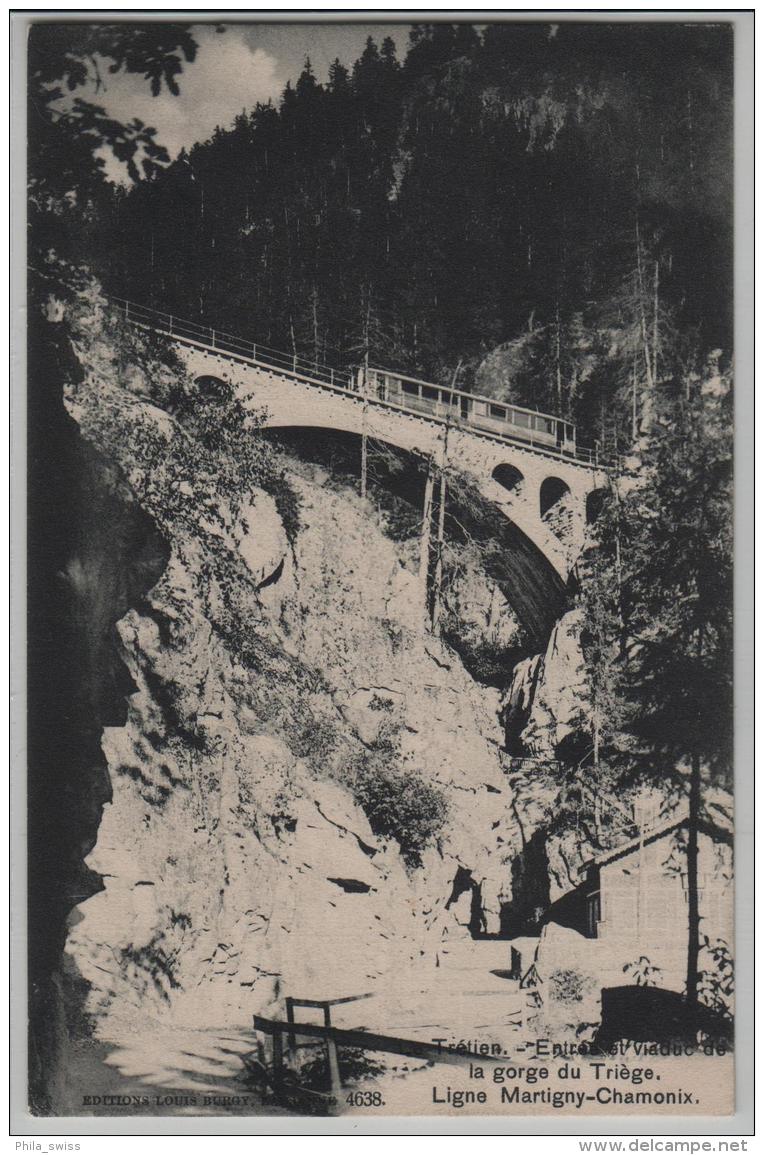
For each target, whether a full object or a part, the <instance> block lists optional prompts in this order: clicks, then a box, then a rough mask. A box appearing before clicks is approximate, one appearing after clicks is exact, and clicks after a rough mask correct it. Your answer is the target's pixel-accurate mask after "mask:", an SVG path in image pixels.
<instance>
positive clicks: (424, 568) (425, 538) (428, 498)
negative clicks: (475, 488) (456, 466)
mask: <svg viewBox="0 0 764 1155" xmlns="http://www.w3.org/2000/svg"><path fill="white" fill-rule="evenodd" d="M434 484H435V475H434V472H433V468H432V460H431V459H428V462H427V480H426V482H425V486H424V508H423V510H422V533H421V537H420V539H419V551H420V552H419V584H420V587H421V590H422V606H423V609H424V616H425V619H426V618H427V616H428V614H427V585H428V582H427V578H428V575H429V570H430V538H431V535H432V491H433V487H434Z"/></svg>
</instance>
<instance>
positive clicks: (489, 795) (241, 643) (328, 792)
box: [67, 349, 521, 1033]
mask: <svg viewBox="0 0 764 1155" xmlns="http://www.w3.org/2000/svg"><path fill="white" fill-rule="evenodd" d="M88 366H89V372H88V373H87V374H86V376H85V379H84V380H83V381H82V382H81V383H78V384H77V385H72V387H71V388H70V390H69V393H68V396H67V404H68V407H69V411H70V413H71V414H72V415H73V416H74V418H75V419H76V420H77V421H78V423H79V425H80V428H81V430H82V432H83V435H84V436H85V437H86V438H87V439H88V440H90V441H91V442H92V443H93V444H94V445H96V447H97V448H98V449H99V450H101V451H102V452H103V454H104V455H105V456H106V457H107V458H108V459H109V460H111V461H113V462H114V463H115V464H116V465H117V466H118V467H119V468H120V470H121V473H122V475H123V477H124V481H125V484H126V485H127V487H128V488H129V490H130V491H131V493H132V495H133V497H134V500H135V501H137V502H138V503H139V504H140V505H141V507H142V508H143V509H145V510H146V511H147V512H148V513H149V514H150V515H151V516H152V517H153V518H154V519H155V521H156V523H157V525H158V527H159V529H160V530H161V532H162V534H163V535H164V536H165V538H166V540H167V541H168V543H169V546H170V560H169V562H168V565H167V567H166V569H165V571H164V573H163V575H162V577H161V579H160V580H159V582H158V583H157V584H156V585H155V587H154V588H153V589H152V590H151V591H150V593H149V595H148V596H147V598H146V600H145V603H144V604H141V606H140V607H136V608H133V609H131V610H130V611H129V612H128V613H127V614H126V615H125V616H124V617H123V618H122V619H121V621H120V622H119V623H118V633H119V639H120V646H121V651H122V656H123V658H124V661H125V663H126V665H127V667H128V669H129V671H130V674H131V677H132V679H133V682H134V686H135V688H134V691H133V693H132V694H131V695H130V698H129V709H128V718H127V723H126V725H125V726H122V727H116V728H110V729H107V730H106V731H105V733H104V737H103V749H104V753H105V756H106V759H107V763H108V769H109V775H110V779H111V784H112V790H113V797H112V800H111V802H110V803H109V804H107V805H106V806H105V808H104V813H103V820H102V823H101V826H100V830H99V836H98V841H97V844H96V846H95V848H94V849H93V851H92V853H91V854H90V856H89V858H88V865H89V866H90V867H91V868H92V869H93V870H95V871H97V872H98V873H100V874H101V875H102V877H103V884H104V889H103V891H102V892H101V893H99V894H97V895H95V896H94V897H93V898H91V899H89V900H88V901H86V902H84V903H83V904H81V906H80V907H79V908H77V910H76V911H75V914H74V916H73V917H72V920H71V929H70V933H69V938H68V942H67V952H68V956H69V958H70V959H71V960H72V962H73V964H74V966H75V967H76V970H77V971H78V972H79V973H80V974H81V975H82V976H83V977H84V978H85V979H86V980H87V982H88V984H89V995H88V1000H87V1010H88V1011H89V1012H90V1013H91V1014H93V1015H94V1016H95V1019H96V1021H97V1023H98V1024H99V1029H100V1030H101V1031H104V1032H107V1033H108V1031H109V1030H110V1029H116V1025H117V1024H118V1023H120V1022H122V1023H124V1022H127V1025H128V1026H129V1025H130V1024H132V1023H138V1022H140V1021H143V1020H145V1019H146V1017H147V1016H148V1017H154V1018H161V1019H166V1020H170V1021H172V1022H174V1023H177V1024H185V1025H194V1026H197V1027H199V1026H204V1025H205V1024H216V1025H221V1024H225V1023H232V1024H234V1023H236V1024H240V1023H241V1022H242V1021H243V1020H244V1018H246V1017H247V1016H248V1015H250V1014H251V1013H252V1012H255V1011H258V1010H263V1009H265V1008H268V1007H270V1006H272V1005H273V1004H274V1001H275V1000H278V999H280V998H282V997H283V995H285V994H289V993H291V994H294V995H297V996H299V995H309V996H311V997H317V996H318V997H320V996H321V995H339V994H352V993H359V992H360V991H364V990H366V989H369V988H370V987H373V986H374V984H376V983H378V982H379V981H380V980H382V979H383V978H384V977H385V976H388V975H390V974H395V973H400V972H402V971H404V970H405V971H406V972H407V973H410V972H413V971H415V970H416V969H417V968H419V969H421V971H422V973H423V974H426V973H429V971H430V970H432V969H434V968H435V966H436V963H437V960H438V956H439V952H440V951H442V949H443V947H444V944H447V943H449V942H454V941H455V940H459V939H463V938H467V937H468V936H469V931H468V928H467V924H468V922H469V910H468V906H467V904H466V900H465V898H461V899H460V900H458V901H456V902H454V903H453V904H451V905H449V902H448V900H449V898H450V896H451V892H452V888H453V882H454V879H455V877H456V875H457V871H458V870H459V868H460V867H461V868H462V869H463V870H464V871H468V872H470V874H471V878H472V879H473V880H474V881H475V883H476V885H478V886H479V887H480V894H481V898H482V904H483V915H484V918H485V926H486V928H487V929H488V930H494V931H495V930H497V929H498V926H499V921H498V920H499V912H500V908H501V904H502V902H503V901H504V900H505V899H506V898H507V896H508V889H507V888H508V879H509V877H510V867H509V863H510V861H511V858H512V855H513V853H514V851H515V849H516V848H517V847H518V846H519V845H520V842H521V834H520V829H519V825H518V820H517V815H516V812H515V806H514V799H513V792H512V790H511V789H510V788H509V786H508V782H507V778H506V775H505V773H504V769H503V758H502V753H501V749H500V748H501V744H502V732H501V726H500V722H499V707H500V702H499V694H498V692H497V691H495V690H492V689H490V688H486V687H482V686H479V685H477V684H476V683H475V682H474V681H473V680H472V679H471V678H470V676H469V675H468V674H467V672H466V670H465V669H464V667H463V665H462V664H461V662H460V660H459V658H458V656H457V655H455V654H454V653H453V652H452V651H450V650H449V649H448V648H447V647H446V646H445V645H444V644H443V643H442V642H441V641H439V640H438V639H437V638H435V637H433V636H432V635H431V634H429V633H428V632H427V631H426V630H425V629H424V627H423V613H422V607H421V605H420V604H419V587H418V584H417V578H416V575H415V574H414V573H413V572H412V569H411V566H410V564H409V565H408V566H407V564H406V558H405V557H404V556H403V555H402V553H401V547H400V546H399V545H397V544H396V543H394V542H392V541H391V540H389V539H388V538H387V537H385V535H384V534H383V532H382V530H381V528H380V525H379V524H378V522H377V520H375V517H374V516H372V514H373V510H371V508H370V507H369V505H368V504H367V503H365V502H363V501H361V499H360V498H358V497H357V496H355V495H354V494H352V493H351V492H349V491H337V490H335V489H329V488H328V487H327V486H326V485H324V484H323V480H324V478H323V477H322V474H321V471H320V470H318V469H312V468H310V467H305V466H304V465H302V466H300V467H299V468H298V467H297V466H295V468H294V469H293V470H292V472H291V474H289V481H290V483H291V484H292V485H293V487H294V488H295V489H296V490H297V491H298V492H299V495H300V498H301V502H302V510H301V520H302V528H301V530H300V531H299V533H298V535H297V538H296V540H295V541H294V543H293V545H290V544H289V542H288V541H287V538H286V535H285V533H284V528H283V524H282V523H281V519H280V518H279V515H278V513H277V510H276V505H275V502H274V500H273V498H272V497H271V496H269V495H268V494H265V493H263V492H260V491H256V492H254V493H253V494H252V495H251V497H250V498H249V499H248V500H247V501H245V502H244V504H243V505H242V507H241V509H240V511H239V512H238V514H236V515H234V513H233V512H232V510H231V508H230V507H229V506H228V505H227V504H226V502H225V500H224V499H222V498H221V497H219V496H216V495H215V492H214V478H209V477H207V476H203V475H202V474H201V473H199V474H193V473H192V474H188V473H186V474H183V475H181V474H180V473H179V472H178V466H177V460H178V458H177V454H176V450H177V446H178V443H179V440H180V439H181V437H182V434H181V431H179V429H178V428H177V424H176V422H175V421H174V420H173V418H172V417H170V416H169V415H168V414H167V413H166V412H164V411H163V410H161V409H160V408H158V407H157V406H156V405H154V404H152V403H151V402H150V401H148V400H147V399H146V397H145V395H142V394H143V393H144V392H145V390H144V389H143V388H142V389H140V390H139V389H136V388H135V387H133V388H132V389H131V390H127V389H125V388H123V387H122V384H121V382H120V379H119V375H118V372H117V370H116V368H115V366H114V365H110V364H109V362H108V357H107V356H106V355H105V354H104V352H103V350H101V349H98V350H96V352H95V355H93V356H89V357H88ZM149 384H150V383H149ZM146 388H148V387H146ZM463 593H464V591H463ZM479 604H480V598H477V599H476V605H479ZM481 613H482V610H481ZM489 617H490V612H489ZM494 626H495V623H494ZM380 751H382V753H383V755H384V757H385V758H386V760H387V762H388V763H389V766H390V767H391V769H392V770H394V771H395V773H398V774H404V775H406V774H409V773H410V774H412V775H414V776H415V779H414V780H415V781H417V782H421V783H422V784H423V787H427V788H428V789H431V790H434V791H438V792H439V793H440V794H441V796H442V797H443V798H444V799H445V801H446V807H447V808H446V813H445V818H444V821H443V822H442V825H441V828H440V829H439V830H438V831H437V833H436V834H435V835H434V836H432V837H431V838H429V839H428V840H427V841H426V842H425V843H424V844H423V845H422V847H421V853H420V856H419V857H420V861H419V864H418V865H416V864H414V865H412V863H411V862H410V861H407V860H406V858H405V856H404V855H403V854H402V852H401V847H400V845H399V844H398V842H397V841H396V838H395V837H393V836H391V835H389V834H388V835H385V836H383V835H381V834H380V833H379V830H378V831H377V833H375V831H374V829H372V825H371V823H370V821H369V816H368V815H367V814H366V813H365V811H364V809H363V806H362V805H361V804H360V803H359V801H358V797H357V791H356V789H355V785H354V784H355V782H356V778H357V774H358V767H359V766H360V765H362V763H363V759H364V758H365V757H367V756H368V755H369V753H370V752H371V753H372V755H375V754H376V755H379V753H380ZM338 958H341V959H342V970H341V974H338V967H337V960H338Z"/></svg>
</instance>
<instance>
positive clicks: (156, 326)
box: [109, 297, 353, 389]
mask: <svg viewBox="0 0 764 1155" xmlns="http://www.w3.org/2000/svg"><path fill="white" fill-rule="evenodd" d="M109 300H110V301H111V302H112V304H114V305H116V306H117V308H118V309H119V311H120V313H121V314H122V315H123V316H124V318H125V320H126V321H129V322H130V323H131V324H134V325H141V326H143V327H145V328H147V329H153V330H154V331H155V332H159V333H166V334H167V335H168V336H170V337H174V338H176V339H177V340H179V341H185V342H189V343H191V344H196V345H204V346H206V347H207V348H208V349H212V350H213V351H214V352H215V353H222V354H223V355H226V354H228V355H231V356H234V357H243V358H244V359H245V360H247V361H255V362H256V363H257V364H258V365H263V366H264V367H265V368H268V369H275V370H276V371H277V372H279V373H281V372H287V373H291V374H293V375H295V376H298V377H302V378H305V379H306V380H308V381H315V382H318V383H319V384H321V385H332V386H334V385H336V386H338V387H340V388H344V389H352V388H353V373H352V371H351V370H349V369H335V368H333V367H332V366H330V365H323V364H321V362H320V361H314V360H311V359H309V358H307V357H301V356H300V355H299V354H297V353H294V354H291V353H284V352H283V351H281V350H279V349H271V348H270V347H269V346H268V345H264V344H262V343H261V342H259V341H245V340H244V339H243V338H242V337H235V336H234V335H233V334H232V333H226V332H224V331H223V330H222V329H213V328H212V327H211V326H209V325H199V324H197V323H196V322H195V321H186V320H184V319H183V318H182V317H176V316H175V315H174V314H172V313H164V312H162V310H161V309H149V308H147V307H146V306H145V305H138V304H136V303H135V302H134V301H126V300H124V298H122V297H110V298H109Z"/></svg>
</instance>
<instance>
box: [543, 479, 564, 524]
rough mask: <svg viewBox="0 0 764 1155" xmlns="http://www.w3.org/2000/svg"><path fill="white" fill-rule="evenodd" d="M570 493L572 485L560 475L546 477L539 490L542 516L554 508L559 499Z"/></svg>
mask: <svg viewBox="0 0 764 1155" xmlns="http://www.w3.org/2000/svg"><path fill="white" fill-rule="evenodd" d="M568 493H570V486H569V485H567V484H566V483H565V482H564V481H563V480H562V478H560V477H546V478H544V480H543V481H542V482H541V489H540V490H539V513H540V514H541V516H542V517H546V515H547V514H548V513H549V512H550V511H551V510H552V509H554V507H555V506H556V505H557V503H558V501H560V500H561V499H562V498H563V497H565V495H566V494H568Z"/></svg>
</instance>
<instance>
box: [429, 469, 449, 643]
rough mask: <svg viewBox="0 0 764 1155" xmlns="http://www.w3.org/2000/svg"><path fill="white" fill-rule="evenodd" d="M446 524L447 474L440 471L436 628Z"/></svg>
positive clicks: (433, 616) (435, 602) (433, 617)
mask: <svg viewBox="0 0 764 1155" xmlns="http://www.w3.org/2000/svg"><path fill="white" fill-rule="evenodd" d="M445 522H446V473H445V470H443V469H441V471H440V485H439V487H438V533H437V537H436V544H435V578H434V581H433V596H432V624H433V628H435V627H436V626H437V624H438V619H439V617H440V609H441V597H440V590H441V585H442V582H443V540H444V537H445V533H444V530H445Z"/></svg>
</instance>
